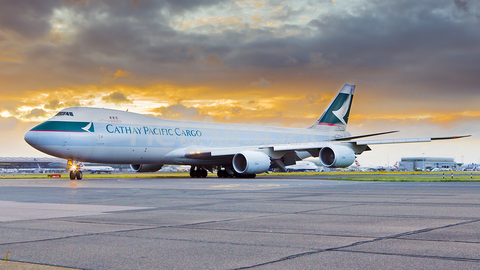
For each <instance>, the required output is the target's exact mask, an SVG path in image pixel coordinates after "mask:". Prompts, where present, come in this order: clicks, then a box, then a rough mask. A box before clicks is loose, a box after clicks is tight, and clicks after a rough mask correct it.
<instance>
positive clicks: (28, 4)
mask: <svg viewBox="0 0 480 270" xmlns="http://www.w3.org/2000/svg"><path fill="white" fill-rule="evenodd" d="M57 2H58V1H53V0H45V1H29V0H15V1H9V0H0V7H2V8H0V29H4V30H9V31H12V32H14V33H17V34H20V35H21V36H23V37H26V38H37V37H41V36H43V35H45V34H46V33H47V32H48V31H49V30H50V23H49V18H50V15H51V14H52V12H53V8H54V7H55V5H56V4H57Z"/></svg>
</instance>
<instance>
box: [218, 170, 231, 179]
mask: <svg viewBox="0 0 480 270" xmlns="http://www.w3.org/2000/svg"><path fill="white" fill-rule="evenodd" d="M217 176H218V177H219V178H227V177H229V175H228V173H227V171H226V170H218V172H217Z"/></svg>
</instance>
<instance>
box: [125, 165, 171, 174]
mask: <svg viewBox="0 0 480 270" xmlns="http://www.w3.org/2000/svg"><path fill="white" fill-rule="evenodd" d="M162 166H163V164H130V168H132V170H134V171H135V172H139V173H142V172H156V171H158V170H160V169H161V168H162Z"/></svg>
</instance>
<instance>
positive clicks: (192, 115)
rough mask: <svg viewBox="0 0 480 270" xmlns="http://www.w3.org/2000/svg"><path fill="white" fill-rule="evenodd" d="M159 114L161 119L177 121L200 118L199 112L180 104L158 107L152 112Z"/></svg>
mask: <svg viewBox="0 0 480 270" xmlns="http://www.w3.org/2000/svg"><path fill="white" fill-rule="evenodd" d="M153 112H155V113H160V114H161V115H162V118H165V119H177V120H194V119H197V118H198V117H199V116H200V112H199V111H198V110H197V109H195V108H192V107H188V108H187V107H185V106H184V105H181V104H175V105H170V106H168V107H159V108H156V109H154V110H153Z"/></svg>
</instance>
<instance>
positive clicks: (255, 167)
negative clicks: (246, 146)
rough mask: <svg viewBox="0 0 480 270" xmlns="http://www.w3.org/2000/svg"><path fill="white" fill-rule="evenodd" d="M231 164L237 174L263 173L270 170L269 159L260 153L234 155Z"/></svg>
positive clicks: (246, 152) (248, 152) (251, 152)
mask: <svg viewBox="0 0 480 270" xmlns="http://www.w3.org/2000/svg"><path fill="white" fill-rule="evenodd" d="M232 163H233V169H234V170H235V172H237V173H239V174H256V173H264V172H266V171H268V168H270V157H269V156H268V155H266V154H265V153H262V152H256V151H244V152H241V153H237V154H235V156H234V157H233V162H232Z"/></svg>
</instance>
